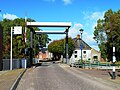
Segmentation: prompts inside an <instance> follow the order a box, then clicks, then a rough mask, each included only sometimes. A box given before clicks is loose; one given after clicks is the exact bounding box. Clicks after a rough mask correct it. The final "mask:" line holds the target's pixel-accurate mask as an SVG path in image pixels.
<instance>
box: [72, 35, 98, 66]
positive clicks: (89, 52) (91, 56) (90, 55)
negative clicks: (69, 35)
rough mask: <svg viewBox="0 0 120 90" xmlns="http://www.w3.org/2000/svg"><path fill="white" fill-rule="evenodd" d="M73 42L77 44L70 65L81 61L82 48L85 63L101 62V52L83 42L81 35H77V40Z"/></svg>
mask: <svg viewBox="0 0 120 90" xmlns="http://www.w3.org/2000/svg"><path fill="white" fill-rule="evenodd" d="M73 41H74V43H75V44H74V45H75V49H74V51H73V54H72V56H71V58H70V64H71V63H75V62H78V60H81V48H82V60H84V61H87V60H90V62H94V60H98V61H100V52H99V51H97V50H95V49H93V48H91V47H90V46H89V45H88V44H87V43H85V42H84V41H83V40H81V38H80V35H77V38H74V39H73Z"/></svg>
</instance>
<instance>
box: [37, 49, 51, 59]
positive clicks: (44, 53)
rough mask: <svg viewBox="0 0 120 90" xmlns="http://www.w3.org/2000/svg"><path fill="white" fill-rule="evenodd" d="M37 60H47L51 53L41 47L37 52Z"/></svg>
mask: <svg viewBox="0 0 120 90" xmlns="http://www.w3.org/2000/svg"><path fill="white" fill-rule="evenodd" d="M38 58H39V60H48V59H51V58H52V53H50V52H49V51H48V49H47V48H42V49H41V51H40V52H39V54H38Z"/></svg>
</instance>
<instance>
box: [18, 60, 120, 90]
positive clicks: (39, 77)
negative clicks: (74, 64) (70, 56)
mask: <svg viewBox="0 0 120 90" xmlns="http://www.w3.org/2000/svg"><path fill="white" fill-rule="evenodd" d="M17 90H120V89H116V88H115V87H113V85H112V83H108V82H104V81H102V80H99V79H94V78H91V77H89V75H86V74H84V73H82V72H79V71H76V70H74V68H70V67H67V66H66V65H63V64H54V63H52V62H44V63H43V64H42V66H38V67H36V68H33V69H31V70H28V71H27V72H26V73H25V74H24V76H23V78H22V79H21V81H20V82H19V85H18V87H17Z"/></svg>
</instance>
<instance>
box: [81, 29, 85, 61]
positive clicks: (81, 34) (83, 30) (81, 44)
mask: <svg viewBox="0 0 120 90" xmlns="http://www.w3.org/2000/svg"><path fill="white" fill-rule="evenodd" d="M83 31H84V30H83V29H80V34H81V43H80V49H81V61H82V33H83Z"/></svg>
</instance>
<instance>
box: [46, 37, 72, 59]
mask: <svg viewBox="0 0 120 90" xmlns="http://www.w3.org/2000/svg"><path fill="white" fill-rule="evenodd" d="M65 42H66V40H65V38H64V39H61V40H55V41H53V42H51V43H50V44H49V45H48V51H49V52H51V53H53V55H54V57H55V59H57V57H59V58H60V56H61V55H64V56H65ZM73 49H74V42H73V40H72V38H68V54H69V57H70V56H71V55H72V52H73ZM59 58H58V59H59Z"/></svg>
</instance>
